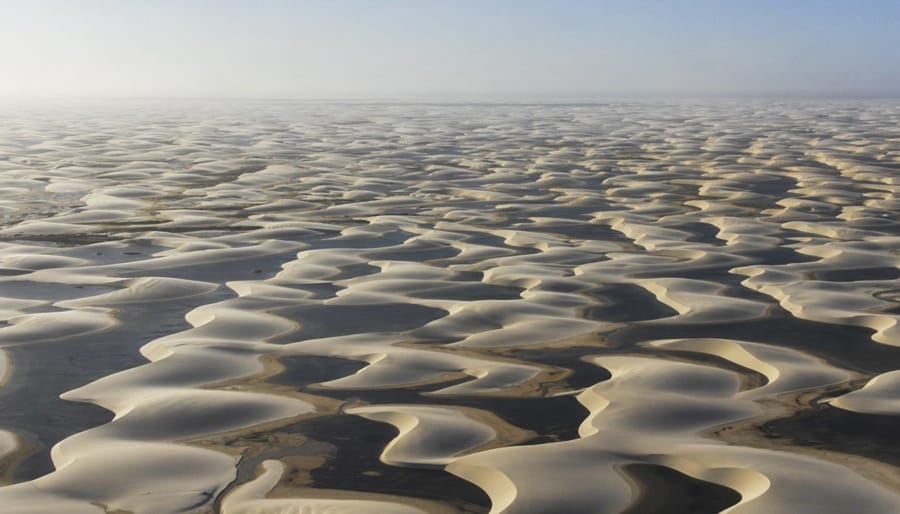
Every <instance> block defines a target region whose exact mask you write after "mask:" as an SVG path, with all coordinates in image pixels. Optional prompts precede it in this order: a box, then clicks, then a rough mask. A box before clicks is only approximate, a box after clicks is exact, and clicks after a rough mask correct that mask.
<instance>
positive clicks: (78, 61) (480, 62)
mask: <svg viewBox="0 0 900 514" xmlns="http://www.w3.org/2000/svg"><path fill="white" fill-rule="evenodd" d="M0 45H2V48H3V49H4V50H3V51H2V52H0V96H8V97H19V96H37V97H45V96H51V97H53V96H64V97H65V96H90V97H107V96H112V97H129V96H158V97H172V96H177V97H257V98H272V97H277V98H388V99H403V98H492V99H496V98H500V99H503V98H509V99H520V98H544V97H554V98H558V97H571V98H591V97H605V96H623V95H624V96H644V95H650V96H684V95H687V96H705V95H715V96H732V95H738V96H741V95H778V96H806V95H810V96H900V1H898V0H846V1H832V0H821V1H812V0H781V1H770V0H758V1H754V0H744V1H732V0H719V1H712V0H696V1H678V0H667V1H666V0H643V1H642V0H631V1H626V0H620V1H604V0H594V1H588V0H583V1H576V0H546V1H535V0H518V1H516V0H493V1H492V0H480V1H475V0H444V1H436V0H381V1H376V0H368V1H366V0H322V1H313V0H309V1H303V0H295V1H286V0H254V1H251V0H246V1H235V0H220V1H212V0H208V1H201V0H180V1H169V0H155V1H139V0H130V1H128V0H91V1H89V0H43V1H42V0H2V1H0Z"/></svg>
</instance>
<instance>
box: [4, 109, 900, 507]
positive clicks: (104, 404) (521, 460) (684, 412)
mask: <svg viewBox="0 0 900 514" xmlns="http://www.w3.org/2000/svg"><path fill="white" fill-rule="evenodd" d="M4 109H7V110H8V112H4V114H5V116H4V119H5V120H8V123H4V125H3V126H2V127H0V135H2V137H0V412H3V413H4V414H3V415H0V471H2V472H0V478H2V480H3V482H2V483H3V486H2V487H0V506H2V508H0V510H2V511H3V512H10V513H19V512H22V513H42V514H43V513H47V512H73V513H81V512H85V513H95V512H96V513H102V512H138V513H154V514H157V513H167V512H196V513H202V512H224V513H228V514H261V513H293V512H304V513H323V514H324V513H340V512H348V513H349V512H384V513H398V514H400V513H402V514H413V513H424V512H428V513H434V514H443V513H451V512H457V513H477V512H481V513H485V512H490V513H495V514H500V513H507V514H512V513H560V512H566V513H572V514H575V513H625V514H634V513H637V512H640V513H656V512H660V513H661V512H666V513H670V512H691V513H712V512H729V513H760V512H765V513H768V512H792V513H807V512H808V513H817V514H820V513H834V514H844V513H847V512H854V513H860V514H861V513H870V512H871V513H873V514H874V513H879V514H882V513H886V512H900V479H897V476H898V474H897V465H898V464H900V453H898V451H897V449H896V434H897V430H898V429H900V426H898V420H900V405H898V402H900V375H898V373H900V371H898V369H900V348H898V346H900V315H898V309H897V304H898V301H900V293H898V291H900V256H898V252H897V248H898V242H900V240H898V237H897V233H898V227H900V221H898V212H900V201H898V200H897V194H898V193H900V183H898V179H897V176H898V169H900V154H898V152H896V151H895V150H894V149H893V148H894V147H895V146H896V142H897V141H898V139H900V131H898V128H897V127H900V124H898V121H900V106H898V104H897V103H896V102H875V101H872V102H849V101H847V102H763V101H744V102H726V101H722V102H687V103H665V102H659V103H653V102H639V103H612V104H597V105H592V104H589V105H463V104H459V105H455V104H450V105H428V104H418V105H391V104H365V103H354V104H339V103H332V104H312V103H291V102H270V103H267V102H244V103H242V102H235V103H229V104H219V103H215V102H209V103H200V104H192V103H189V102H184V103H183V102H175V103H174V104H173V105H162V104H158V103H154V102H144V103H141V102H138V103H136V104H129V103H126V102H123V103H121V104H116V105H113V106H108V107H106V108H104V109H98V108H97V107H93V108H92V107H89V106H79V105H74V104H73V105H65V104H59V105H55V106H48V107H41V108H33V109H29V108H24V107H23V108H16V107H4Z"/></svg>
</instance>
